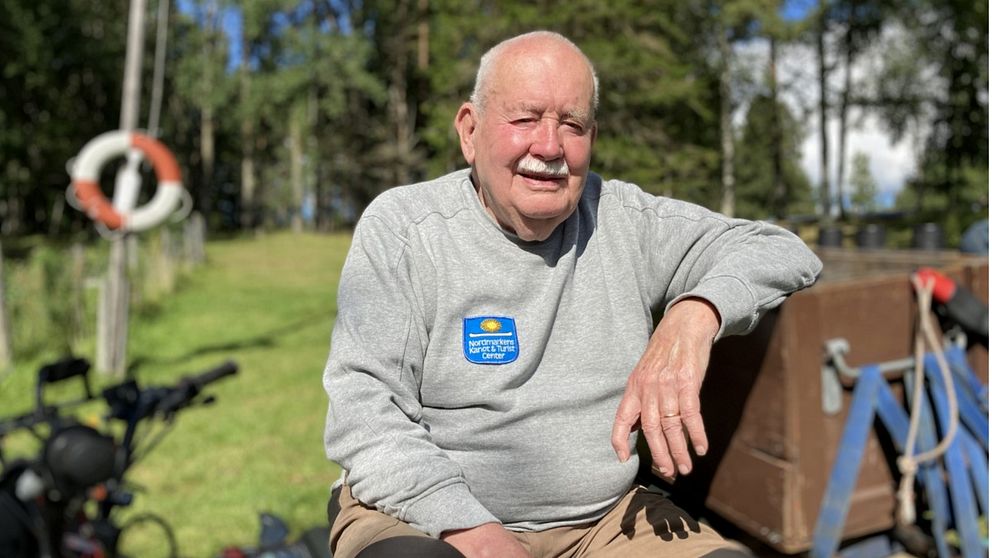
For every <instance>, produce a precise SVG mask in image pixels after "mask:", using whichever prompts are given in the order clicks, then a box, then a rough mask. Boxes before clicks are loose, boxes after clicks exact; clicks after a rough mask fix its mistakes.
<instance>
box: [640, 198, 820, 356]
mask: <svg viewBox="0 0 992 558" xmlns="http://www.w3.org/2000/svg"><path fill="white" fill-rule="evenodd" d="M638 197H639V198H640V199H639V200H638V201H637V202H636V203H635V204H634V207H635V208H636V209H637V214H638V219H640V223H641V225H640V226H641V231H642V233H641V239H642V240H641V243H642V252H643V253H645V255H646V256H647V257H646V261H647V265H648V266H649V267H648V270H647V273H648V274H649V276H650V277H652V278H653V279H654V280H656V281H657V282H656V283H655V284H656V285H657V287H656V288H657V289H659V291H658V292H657V295H658V298H656V300H658V299H660V300H661V302H662V304H663V306H664V308H665V310H666V311H667V310H668V308H671V306H672V305H673V304H675V303H677V302H679V301H680V300H683V299H685V298H689V297H698V298H702V299H705V300H707V301H709V302H710V303H712V304H713V305H714V306H715V307H716V309H717V311H718V312H719V313H720V320H721V321H720V331H719V333H717V339H720V338H722V337H726V336H728V335H743V334H746V333H748V332H750V331H751V330H752V329H754V327H755V326H756V325H757V324H758V321H759V319H760V318H761V316H762V315H763V314H764V312H766V311H767V310H770V309H772V308H774V307H776V306H778V305H779V304H781V303H782V302H783V301H784V300H785V298H786V297H787V296H788V295H789V294H791V293H793V292H795V291H798V290H800V289H804V288H807V287H809V286H811V285H812V284H813V283H814V282H815V281H816V279H817V277H818V276H819V274H820V271H821V270H822V267H823V266H822V263H821V262H820V260H819V258H817V257H816V254H814V253H813V252H812V250H810V249H809V248H808V247H807V246H806V244H805V243H804V242H803V241H802V240H801V239H800V238H799V237H797V236H796V235H794V234H792V233H791V232H789V231H787V230H785V229H783V228H781V227H778V226H776V225H772V224H770V223H765V222H761V221H748V220H745V219H733V218H729V217H726V216H724V215H721V214H719V213H714V212H712V211H709V210H707V209H705V208H702V207H700V206H696V205H693V204H689V203H685V202H680V201H676V200H671V199H666V198H654V197H652V196H648V195H647V194H643V193H641V195H640V196H638ZM649 198H650V199H649ZM630 208H631V206H628V209H630ZM645 233H646V234H645Z"/></svg>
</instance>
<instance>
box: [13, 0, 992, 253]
mask: <svg viewBox="0 0 992 558" xmlns="http://www.w3.org/2000/svg"><path fill="white" fill-rule="evenodd" d="M156 4H157V3H156V2H154V1H152V2H149V9H148V16H147V18H146V28H147V33H146V37H147V39H146V41H145V53H146V60H145V63H144V64H143V68H144V74H145V76H144V79H143V80H142V81H143V84H144V87H143V99H142V100H141V107H142V110H143V116H142V118H141V122H142V123H144V122H146V119H145V118H144V111H147V110H148V107H150V106H151V105H153V103H152V99H151V97H152V95H153V92H152V87H150V85H149V84H151V83H152V73H153V68H154V66H155V64H154V59H153V58H154V48H153V47H154V37H155V29H156V21H155V19H156V18H155V9H154V8H155V6H156ZM0 5H2V6H3V9H2V11H3V13H4V14H5V15H4V17H3V18H0V61H2V72H0V223H2V224H0V232H2V234H3V236H4V237H5V238H10V237H23V236H25V235H33V234H44V235H49V236H51V237H56V238H66V237H76V238H78V237H79V236H80V235H82V236H84V237H86V238H92V237H93V234H94V233H93V232H92V227H91V226H90V225H89V223H88V222H87V219H86V218H85V217H84V216H83V215H82V214H80V213H79V212H76V211H70V210H67V208H66V203H65V188H66V185H67V182H68V176H67V173H66V165H67V162H68V161H69V160H70V159H71V158H72V157H73V156H74V155H75V154H76V153H77V152H78V151H79V149H80V148H81V147H82V145H83V144H85V142H86V141H87V140H89V139H90V138H92V137H93V136H95V135H97V134H99V133H101V132H104V131H106V130H108V129H113V128H115V127H116V124H117V122H118V116H119V114H120V107H121V102H120V101H121V80H122V75H123V64H124V58H125V56H124V55H125V36H126V24H127V15H128V14H127V10H128V6H127V2H99V1H93V0H3V1H2V2H0ZM536 28H547V29H553V30H556V31H560V32H562V33H564V34H565V35H567V36H568V37H570V38H572V39H573V40H574V41H575V42H576V43H577V44H578V45H579V46H580V47H582V48H583V49H584V50H585V51H586V52H587V53H588V55H589V57H590V58H591V59H592V61H593V62H594V64H595V65H596V67H597V69H598V72H599V74H600V78H601V82H602V91H603V95H602V97H603V99H602V108H601V110H600V113H599V115H598V119H599V128H600V132H599V140H598V143H597V149H596V151H595V154H594V161H593V168H594V169H596V170H597V172H599V173H601V174H603V175H604V176H607V177H617V178H622V179H625V180H629V181H632V182H635V183H638V184H639V185H641V186H642V187H643V188H645V189H646V190H648V191H651V192H654V193H657V194H665V195H672V196H676V197H680V198H684V199H688V200H691V201H694V202H698V203H701V204H703V205H706V206H708V207H711V208H713V209H717V210H720V211H723V212H725V213H730V214H735V215H738V216H742V217H748V218H761V219H777V220H786V219H791V221H792V222H804V221H810V220H814V221H817V220H818V221H821V222H826V221H840V222H842V223H846V222H852V221H856V220H857V219H858V218H859V217H862V218H863V217H864V216H865V215H867V214H870V213H871V212H872V211H874V210H876V209H878V208H877V207H876V201H877V198H878V191H877V180H876V179H875V178H874V177H873V176H872V173H871V172H870V170H869V166H868V161H869V160H870V159H871V158H872V157H874V156H877V155H878V154H877V153H865V152H852V149H851V147H850V146H849V144H848V143H847V140H848V138H849V137H850V134H851V130H852V129H856V128H858V127H859V126H861V125H862V124H863V123H864V122H866V121H870V122H872V123H873V125H875V126H877V127H879V129H880V131H881V132H882V133H883V134H884V135H886V136H887V137H888V138H889V139H890V141H891V142H892V143H893V144H894V143H896V142H899V141H901V140H904V139H905V138H906V137H907V136H911V137H912V139H913V142H912V145H913V146H914V148H913V152H914V153H913V155H914V157H915V159H916V160H915V161H913V162H911V163H909V164H910V165H912V166H913V168H912V169H905V171H904V173H903V175H904V176H907V177H908V180H907V181H906V183H905V184H903V185H902V188H901V190H900V192H899V194H898V196H897V198H896V200H895V205H896V208H895V209H897V210H900V211H903V212H904V213H903V215H904V216H908V219H909V221H911V222H924V221H937V222H939V223H941V224H942V225H943V226H944V228H945V234H946V235H947V240H948V244H949V245H951V246H954V245H955V242H956V241H957V238H958V237H959V235H960V233H961V231H962V230H963V229H964V228H965V227H966V226H967V225H969V224H970V223H971V222H973V221H975V220H978V219H980V218H983V217H985V216H986V215H987V206H988V3H987V2H984V1H979V2H973V1H966V0H950V1H948V0H940V1H938V0H910V1H895V0H860V1H859V0H790V1H787V2H782V1H779V0H727V1H721V2H715V1H698V2H684V1H676V0H655V1H643V0H636V1H635V0H617V1H611V2H603V1H600V0H575V1H570V2H553V1H549V0H544V1H537V2H508V1H503V2H501V1H491V0H474V1H460V0H459V1H456V0H389V1H382V0H304V1H298V0H253V1H250V2H235V1H227V0H181V1H180V2H179V3H178V4H175V5H173V6H171V7H170V9H169V20H168V26H167V35H168V40H167V42H166V45H167V46H166V50H165V53H164V56H165V57H164V70H165V71H164V76H165V80H164V87H163V92H164V94H163V99H164V100H163V102H162V106H161V125H160V126H159V129H158V130H155V131H154V132H156V133H157V134H158V135H159V136H160V137H161V138H162V139H163V141H164V142H165V143H166V144H167V145H168V146H169V147H170V148H171V149H172V150H173V152H174V153H175V154H176V155H177V158H178V159H179V161H180V163H181V166H182V167H183V171H184V181H185V185H186V187H187V188H188V189H189V190H190V192H191V193H192V196H193V199H194V205H195V208H196V209H197V210H198V211H199V212H201V213H202V214H203V215H205V216H206V217H207V222H208V226H209V228H210V229H211V230H215V231H216V230H222V229H226V230H239V229H240V230H245V229H259V228H265V229H272V228H280V227H286V228H290V227H291V228H293V229H294V230H303V229H315V230H322V231H326V230H333V229H340V228H347V227H348V226H350V225H351V224H353V223H354V221H355V220H356V219H357V217H358V215H360V213H361V211H362V209H363V208H364V207H365V205H366V204H367V203H368V202H369V201H370V200H371V199H372V198H373V197H374V196H375V195H376V194H377V193H379V192H381V191H382V190H384V189H386V188H389V187H392V186H395V185H398V184H405V183H410V182H413V181H417V180H421V179H425V178H428V177H432V176H436V175H439V174H441V173H444V172H447V171H450V170H453V169H456V168H458V167H460V166H462V164H463V162H462V159H461V155H460V152H459V151H458V148H457V142H456V138H455V135H454V132H453V129H452V115H453V114H454V112H455V109H456V108H457V106H458V105H459V104H460V103H461V102H462V101H463V100H464V99H465V98H466V97H467V95H468V92H469V91H470V89H471V85H472V81H473V79H474V71H475V67H476V64H477V61H478V58H479V56H480V55H481V53H482V52H484V50H485V49H487V48H488V47H489V46H491V45H493V44H494V43H495V42H497V41H498V40H500V39H502V38H505V37H507V36H510V35H513V34H516V33H518V32H521V31H524V30H529V29H536ZM797 47H804V48H806V51H807V52H809V53H812V55H811V56H810V58H809V63H810V65H813V66H815V67H816V68H815V70H816V71H815V72H807V73H806V74H805V76H806V77H804V78H802V80H800V79H797V78H796V76H795V75H787V74H785V73H784V72H782V71H781V70H780V69H779V68H778V67H779V66H781V65H782V62H781V57H782V55H781V53H782V52H783V51H788V49H790V48H791V49H795V48H797ZM745 51H748V52H751V53H754V52H756V51H757V52H761V53H762V54H761V56H744V55H742V54H741V53H742V52H745ZM810 75H813V76H816V78H815V79H814V81H816V82H817V83H810V80H809V77H808V76H810ZM799 90H801V91H804V92H806V94H805V96H803V95H796V94H795V92H796V91H799ZM809 92H814V95H812V96H811V95H809V94H808V93H809ZM787 98H788V99H795V98H802V99H805V101H802V102H799V103H798V104H797V103H795V102H791V103H790V102H786V101H785V99H787ZM828 122H838V123H839V126H837V125H835V126H834V127H833V128H831V127H830V126H828V125H825V124H826V123H828ZM142 126H144V124H142ZM810 135H813V137H817V139H819V140H820V141H819V142H818V143H819V150H820V157H819V158H820V162H819V166H820V172H819V173H817V174H818V175H819V176H818V177H817V178H816V183H811V180H810V178H809V176H808V174H809V173H805V172H803V170H802V168H801V167H800V157H801V153H800V146H801V144H802V142H803V141H804V140H805V139H806V138H808V137H809V136H810ZM828 135H831V136H832V137H828ZM111 175H112V169H107V172H106V176H108V177H109V176H111ZM107 182H108V183H109V182H110V181H109V180H108V181H107ZM146 190H150V189H149V188H146ZM146 195H147V194H146Z"/></svg>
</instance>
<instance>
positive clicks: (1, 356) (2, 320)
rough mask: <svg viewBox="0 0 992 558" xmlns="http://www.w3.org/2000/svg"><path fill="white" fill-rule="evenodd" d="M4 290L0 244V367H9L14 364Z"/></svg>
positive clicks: (1, 247) (0, 246)
mask: <svg viewBox="0 0 992 558" xmlns="http://www.w3.org/2000/svg"><path fill="white" fill-rule="evenodd" d="M6 292H7V290H6V283H5V281H4V278H3V246H2V244H0V369H6V368H10V366H11V365H12V364H14V351H13V343H12V342H11V333H10V322H9V321H8V320H7V297H6Z"/></svg>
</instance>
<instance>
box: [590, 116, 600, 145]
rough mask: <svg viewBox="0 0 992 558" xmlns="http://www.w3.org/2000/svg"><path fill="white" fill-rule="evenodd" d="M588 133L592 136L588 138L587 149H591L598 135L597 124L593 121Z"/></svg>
mask: <svg viewBox="0 0 992 558" xmlns="http://www.w3.org/2000/svg"><path fill="white" fill-rule="evenodd" d="M589 133H590V134H592V136H591V137H590V138H589V147H593V146H595V145H596V135H597V134H598V133H599V124H598V123H597V122H596V121H595V120H593V122H592V130H589Z"/></svg>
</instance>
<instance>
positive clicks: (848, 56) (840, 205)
mask: <svg viewBox="0 0 992 558" xmlns="http://www.w3.org/2000/svg"><path fill="white" fill-rule="evenodd" d="M848 10H849V11H848V14H847V34H846V35H845V36H844V89H843V90H842V91H841V96H840V108H839V113H840V114H839V116H840V130H839V132H838V134H839V135H840V137H839V138H838V139H839V141H840V145H839V146H838V148H837V202H836V203H837V209H838V211H839V212H840V218H841V219H844V216H845V214H846V211H845V210H844V184H845V174H846V172H847V171H846V169H845V166H846V163H847V111H848V106H849V103H850V95H851V66H852V64H854V29H853V27H854V4H853V3H852V4H851V5H850V6H848Z"/></svg>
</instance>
